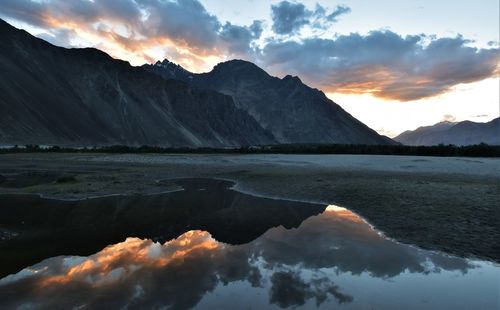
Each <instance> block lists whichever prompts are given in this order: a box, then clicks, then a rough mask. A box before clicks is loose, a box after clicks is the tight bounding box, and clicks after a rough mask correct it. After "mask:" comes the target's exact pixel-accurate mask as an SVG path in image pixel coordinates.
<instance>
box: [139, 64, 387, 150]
mask: <svg viewBox="0 0 500 310" xmlns="http://www.w3.org/2000/svg"><path fill="white" fill-rule="evenodd" d="M143 68H144V69H145V70H147V71H149V72H153V73H156V74H158V75H160V76H162V77H164V78H166V79H172V78H173V79H177V80H181V81H184V82H186V83H189V84H190V85H193V86H196V87H198V88H201V89H208V90H215V91H217V92H220V93H223V94H226V95H229V96H231V97H232V98H233V99H234V101H235V103H236V105H237V106H238V108H241V109H243V110H245V111H246V112H248V113H249V114H250V115H251V116H252V117H253V118H255V120H256V121H257V122H258V123H259V124H260V125H261V126H262V127H263V128H264V129H266V130H268V131H269V132H271V134H272V135H273V137H274V138H275V139H276V140H277V142H279V143H345V144H392V143H394V142H393V141H392V140H390V139H389V138H387V137H384V136H380V135H379V134H378V133H377V132H375V131H374V130H372V129H370V128H369V127H368V126H366V125H365V124H363V123H361V122H360V121H358V120H357V119H355V118H354V117H353V116H351V115H350V114H349V113H347V112H346V111H344V110H343V109H342V108H341V107H340V106H339V105H337V104H336V103H334V102H333V101H331V100H330V99H328V98H327V97H326V96H325V94H324V93H323V92H321V91H319V90H317V89H313V88H310V87H308V86H307V85H305V84H303V83H302V81H301V80H300V79H299V78H298V77H292V76H290V75H287V76H285V77H284V78H283V79H279V78H277V77H273V76H270V75H269V74H267V73H266V72H265V71H264V70H262V69H261V68H259V67H258V66H256V65H255V64H253V63H251V62H248V61H243V60H231V61H228V62H224V63H220V64H218V65H217V66H215V67H214V69H213V70H212V71H211V72H208V73H202V74H194V73H190V72H188V71H186V70H184V69H180V68H179V66H177V65H175V64H173V63H171V62H169V61H168V60H164V61H163V62H157V63H156V64H154V65H144V66H143Z"/></svg>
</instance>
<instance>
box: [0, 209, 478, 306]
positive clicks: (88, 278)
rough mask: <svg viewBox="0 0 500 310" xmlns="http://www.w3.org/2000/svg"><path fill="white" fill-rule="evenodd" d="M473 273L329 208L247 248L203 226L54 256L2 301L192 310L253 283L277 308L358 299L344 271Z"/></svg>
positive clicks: (17, 279) (16, 281) (6, 281)
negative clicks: (218, 293)
mask: <svg viewBox="0 0 500 310" xmlns="http://www.w3.org/2000/svg"><path fill="white" fill-rule="evenodd" d="M473 267H474V266H472V265H471V263H469V262H468V261H467V260H465V259H460V258H454V257H448V256H445V255H442V254H439V253H430V252H427V251H424V250H420V249H417V248H414V247H410V246H407V245H403V244H399V243H396V242H393V241H391V240H388V239H385V238H384V237H383V236H381V235H380V234H379V233H377V231H375V230H373V229H372V228H371V227H370V225H368V223H366V222H365V221H364V220H363V219H361V218H360V217H359V216H357V215H356V214H354V213H352V212H351V211H349V210H347V209H344V208H341V207H337V206H328V207H327V208H326V210H325V212H324V213H322V214H320V215H318V216H313V217H310V218H309V219H307V220H305V221H304V222H303V223H302V224H301V225H300V227H298V228H296V229H285V228H283V227H277V228H274V229H271V230H269V231H268V232H267V233H265V234H264V235H263V236H261V237H259V238H258V239H256V240H255V241H253V242H251V243H248V244H244V245H236V246H233V245H228V244H224V243H220V242H218V241H216V240H215V239H213V238H212V236H211V235H210V234H209V233H208V232H206V231H200V230H193V231H189V232H187V233H185V234H183V235H181V236H179V237H178V238H176V239H173V240H171V241H167V242H165V243H164V244H160V243H156V242H153V241H151V240H142V239H138V238H128V239H127V240H126V241H124V242H122V243H118V244H115V245H111V246H108V247H106V248H105V249H103V250H102V251H100V252H98V253H96V254H94V255H91V256H89V257H63V256H59V257H55V258H50V259H47V260H45V261H43V262H41V263H39V264H37V265H35V266H33V267H30V268H27V269H24V270H23V271H21V272H19V273H17V274H14V275H10V276H8V277H5V278H3V279H1V280H0V305H2V306H5V307H7V308H13V307H22V306H25V307H30V306H35V307H41V308H69V307H80V306H89V307H111V308H122V307H128V308H151V307H160V306H166V307H170V308H172V309H186V308H192V307H194V306H196V305H197V304H198V303H199V301H200V300H201V299H203V297H204V296H205V294H207V293H208V292H212V291H214V290H216V289H222V290H224V288H225V287H228V286H229V285H231V284H232V283H235V282H238V281H243V282H247V283H249V284H250V286H251V287H253V288H256V289H261V290H265V291H268V292H269V303H271V304H275V305H277V306H279V307H281V308H288V307H295V306H301V305H305V304H306V303H307V302H308V301H309V300H313V301H315V303H316V305H317V306H319V305H322V304H323V303H325V302H336V303H350V302H353V301H355V300H356V296H355V295H354V294H352V293H351V292H348V291H345V289H343V288H342V286H340V285H338V284H336V281H337V280H336V279H337V277H338V276H339V275H340V274H343V273H350V274H355V275H361V274H364V275H367V276H369V277H371V278H393V277H396V276H397V275H399V274H401V273H403V272H410V273H419V274H431V273H438V272H440V271H441V270H452V271H457V270H458V271H460V272H462V273H466V272H467V270H468V269H470V268H473ZM362 285H363V283H362V281H361V278H360V286H362ZM244 293H248V294H250V293H251V292H250V291H249V292H244Z"/></svg>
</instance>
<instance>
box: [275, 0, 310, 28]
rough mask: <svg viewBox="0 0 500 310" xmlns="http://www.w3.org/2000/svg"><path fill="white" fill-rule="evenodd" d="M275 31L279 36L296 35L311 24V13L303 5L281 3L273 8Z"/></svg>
mask: <svg viewBox="0 0 500 310" xmlns="http://www.w3.org/2000/svg"><path fill="white" fill-rule="evenodd" d="M271 14H272V19H273V26H272V28H273V31H274V32H276V33H277V34H291V33H295V32H297V31H298V30H300V28H302V26H304V25H307V24H309V18H310V15H311V12H310V11H309V10H307V9H306V7H305V5H303V4H302V3H292V2H288V1H281V2H280V3H278V4H277V5H272V6H271Z"/></svg>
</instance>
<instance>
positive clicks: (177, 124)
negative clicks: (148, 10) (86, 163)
mask: <svg viewBox="0 0 500 310" xmlns="http://www.w3.org/2000/svg"><path fill="white" fill-rule="evenodd" d="M0 72H1V74H0V94H1V95H0V111H1V113H0V144H11V145H12V144H57V145H75V146H76V145H110V144H126V145H143V144H148V145H161V146H185V147H200V146H211V147H226V146H241V145H256V144H271V143H275V142H276V141H275V139H274V137H273V136H272V134H270V133H269V132H267V131H266V130H265V129H263V128H262V127H261V126H260V125H259V124H258V123H257V122H256V121H255V119H254V118H253V117H252V116H250V115H248V113H247V112H245V111H244V110H242V109H239V108H238V107H237V106H236V105H235V104H234V102H233V99H232V98H231V97H230V96H226V95H223V94H221V93H218V92H215V91H211V90H201V89H198V88H195V87H192V86H189V85H188V84H186V83H183V82H179V81H176V80H164V79H161V78H159V77H158V76H157V75H155V74H151V73H148V72H145V71H144V70H143V69H141V68H137V67H132V66H130V65H129V63H128V62H124V61H120V60H115V59H113V58H111V57H110V56H109V55H107V54H105V53H103V52H101V51H99V50H96V49H92V48H86V49H65V48H60V47H55V46H53V45H51V44H49V43H47V42H45V41H43V40H41V39H37V38H35V37H33V36H31V35H30V34H28V33H27V32H25V31H22V30H18V29H16V28H14V27H12V26H10V25H9V24H7V23H5V22H3V21H1V20H0Z"/></svg>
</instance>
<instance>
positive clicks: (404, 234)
mask: <svg viewBox="0 0 500 310" xmlns="http://www.w3.org/2000/svg"><path fill="white" fill-rule="evenodd" d="M179 177H210V178H220V179H227V180H233V181H235V182H236V183H237V185H236V189H237V190H240V191H243V192H249V193H253V194H256V195H262V196H267V197H277V198H284V199H293V200H302V201H311V202H320V203H324V204H325V205H326V204H336V205H340V206H343V207H346V208H349V209H351V210H353V211H355V212H357V213H358V214H360V215H361V216H363V217H365V218H366V219H367V220H368V221H369V222H370V223H372V224H373V225H374V226H375V227H376V228H378V229H380V230H381V231H383V232H384V233H385V234H386V235H387V236H389V237H391V238H394V239H396V240H398V241H401V242H405V243H410V244H415V245H418V246H420V247H422V248H426V249H434V250H443V251H445V252H448V253H452V254H456V255H460V256H468V257H480V258H485V259H489V260H493V261H496V262H500V244H499V243H498V240H500V204H499V203H498V199H499V198H498V197H500V160H499V159H485V158H474V159H469V158H438V157H412V156H364V155H193V154H189V155H179V154H176V155H163V154H162V155H155V154H151V155H149V154H148V155H136V154H130V155H129V154H119V155H115V154H47V153H43V154H35V153H33V154H6V155H0V194H7V193H25V194H26V193H32V194H41V195H43V196H45V197H51V198H57V199H81V198H88V197H96V196H103V195H116V194H152V193H159V192H165V191H171V190H176V188H175V187H172V185H170V186H168V185H165V183H163V184H162V183H161V182H158V180H162V179H169V178H179ZM0 207H1V206H0Z"/></svg>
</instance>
